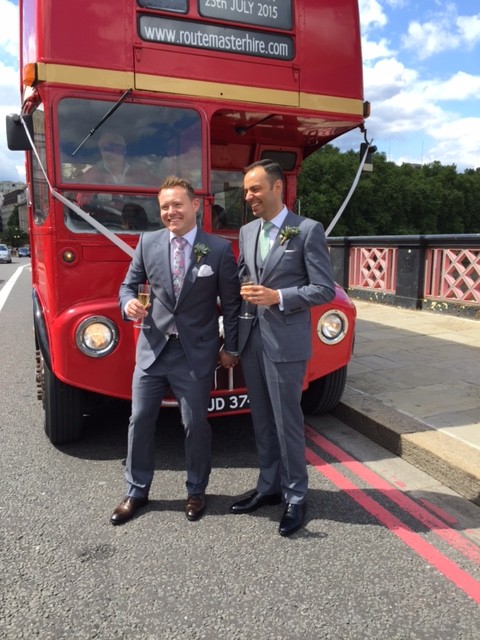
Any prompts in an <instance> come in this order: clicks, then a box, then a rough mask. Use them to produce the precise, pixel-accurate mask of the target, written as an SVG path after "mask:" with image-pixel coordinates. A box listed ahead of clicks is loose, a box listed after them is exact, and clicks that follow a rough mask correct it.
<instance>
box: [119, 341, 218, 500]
mask: <svg viewBox="0 0 480 640" xmlns="http://www.w3.org/2000/svg"><path fill="white" fill-rule="evenodd" d="M211 386H212V377H211V376H208V377H206V378H197V377H196V376H195V374H194V373H193V371H192V370H191V368H190V367H189V365H188V361H187V358H186V355H185V352H184V350H183V347H182V345H181V342H180V340H170V341H169V342H168V343H167V345H166V346H165V348H164V350H163V351H162V353H161V354H160V356H159V357H158V358H157V360H156V361H155V362H154V363H153V364H152V365H151V366H150V367H149V368H148V369H147V370H146V371H144V370H143V369H141V368H140V367H139V366H138V365H136V367H135V371H134V374H133V382H132V414H131V417H130V424H129V428H128V453H127V462H126V467H125V479H126V482H127V495H129V496H132V497H134V498H141V497H144V496H147V495H148V492H149V490H150V485H151V483H152V480H153V471H154V461H155V428H156V422H157V418H158V415H159V411H160V404H161V402H162V400H163V398H164V397H165V395H166V393H167V391H168V390H169V389H171V390H172V392H173V394H174V395H175V397H176V399H177V401H178V403H179V407H180V412H181V416H182V422H183V426H184V429H185V458H186V468H187V481H186V486H187V492H188V495H192V494H196V493H203V492H204V491H205V488H206V487H207V484H208V479H209V476H210V471H211V440H212V433H211V427H210V424H209V422H208V420H207V412H208V404H209V400H210V390H211Z"/></svg>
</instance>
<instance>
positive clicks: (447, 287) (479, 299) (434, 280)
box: [425, 249, 480, 304]
mask: <svg viewBox="0 0 480 640" xmlns="http://www.w3.org/2000/svg"><path fill="white" fill-rule="evenodd" d="M425 297H426V298H432V299H437V300H446V301H451V300H454V301H457V302H473V303H478V304H480V250H478V249H477V250H475V249H429V250H428V252H427V264H426V272H425Z"/></svg>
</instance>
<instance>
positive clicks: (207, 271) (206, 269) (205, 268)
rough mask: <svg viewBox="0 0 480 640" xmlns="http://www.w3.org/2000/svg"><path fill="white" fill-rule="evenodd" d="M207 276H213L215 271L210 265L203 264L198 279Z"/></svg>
mask: <svg viewBox="0 0 480 640" xmlns="http://www.w3.org/2000/svg"><path fill="white" fill-rule="evenodd" d="M207 276H213V269H212V267H211V266H210V265H209V264H202V266H201V267H200V269H199V270H198V273H197V278H206V277H207Z"/></svg>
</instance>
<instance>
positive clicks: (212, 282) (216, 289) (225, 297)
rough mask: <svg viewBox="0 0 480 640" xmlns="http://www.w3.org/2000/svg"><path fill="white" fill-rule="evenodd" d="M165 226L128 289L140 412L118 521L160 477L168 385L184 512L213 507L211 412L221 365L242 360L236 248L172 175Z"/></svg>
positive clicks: (140, 259)
mask: <svg viewBox="0 0 480 640" xmlns="http://www.w3.org/2000/svg"><path fill="white" fill-rule="evenodd" d="M158 199H159V203H160V216H161V219H162V222H163V224H164V225H165V227H166V228H165V229H161V230H160V231H156V232H152V233H145V234H143V235H142V236H141V237H140V241H139V243H138V246H137V249H136V251H135V255H134V257H133V259H132V263H131V265H130V267H129V269H128V273H127V275H126V277H125V280H124V281H123V283H122V285H121V286H120V307H121V309H122V312H123V314H124V317H125V318H126V319H130V320H138V319H142V320H143V321H144V322H145V323H146V324H147V325H148V327H149V328H148V329H142V330H141V333H140V335H139V336H138V343H137V354H136V365H135V371H134V374H133V382H132V415H131V417H130V425H129V430H128V453H127V462H126V468H125V479H126V483H127V495H126V497H125V499H124V500H123V501H122V502H121V503H120V504H119V505H118V506H117V507H116V509H115V510H114V512H113V514H112V516H111V518H110V521H111V522H112V524H120V523H123V522H125V521H127V520H129V519H130V518H131V517H132V516H133V515H134V514H135V513H136V511H137V510H138V509H139V508H140V507H142V506H144V505H145V504H146V503H147V502H148V494H149V490H150V485H151V482H152V479H153V465H154V457H155V451H154V435H155V424H156V420H157V417H158V413H159V408H160V404H161V402H162V400H163V398H164V396H165V394H166V392H167V391H168V389H169V388H170V389H171V390H172V391H173V393H174V394H175V397H176V398H177V400H178V403H179V406H180V411H181V416H182V422H183V425H184V428H185V454H186V467H187V481H186V486H187V496H188V497H187V502H186V506H185V514H186V517H187V518H188V519H189V520H197V519H198V518H199V517H200V516H201V515H202V514H203V512H204V510H205V489H206V487H207V484H208V480H209V475H210V470H211V430H210V425H209V423H208V420H207V410H208V403H209V398H210V390H211V386H212V377H213V372H214V370H215V367H216V365H217V362H218V360H219V359H220V362H221V364H222V365H223V366H224V367H231V366H234V365H235V364H236V362H237V326H238V313H239V304H240V296H239V283H238V273H237V264H236V261H235V258H234V255H233V251H232V247H231V245H230V242H228V241H227V240H225V239H223V238H219V237H217V236H214V235H211V234H207V233H205V232H203V231H202V229H201V228H200V227H199V226H197V220H196V216H197V211H198V208H199V205H200V201H199V199H198V198H197V197H196V195H195V192H194V191H193V188H192V187H191V185H190V184H189V183H188V182H186V181H185V180H182V179H180V178H177V177H170V178H167V180H166V181H165V182H164V183H163V185H162V186H161V187H160V192H159V195H158ZM146 281H148V283H149V284H150V286H151V304H150V305H149V306H148V307H147V308H145V307H144V306H143V305H142V304H140V301H139V300H138V299H137V291H138V286H139V285H140V284H144V283H145V282H146ZM218 299H220V301H221V311H222V313H223V325H224V332H225V341H224V345H223V349H222V350H221V351H220V353H219V349H220V338H219V326H218V306H217V300H218Z"/></svg>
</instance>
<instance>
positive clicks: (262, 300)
mask: <svg viewBox="0 0 480 640" xmlns="http://www.w3.org/2000/svg"><path fill="white" fill-rule="evenodd" d="M284 188H285V179H284V175H283V171H282V169H281V167H280V165H278V164H277V163H275V162H273V161H271V160H261V161H259V162H255V163H254V164H252V165H250V166H249V167H247V169H246V173H245V178H244V192H245V199H246V201H247V203H248V204H249V205H250V207H251V208H252V212H253V214H254V216H256V217H257V218H258V219H257V220H254V221H252V222H250V223H249V224H247V225H245V226H244V227H242V229H241V230H240V257H239V275H240V278H242V276H244V275H247V274H250V275H253V276H254V280H255V282H256V283H257V284H255V285H251V286H249V287H247V288H243V287H242V290H241V294H242V297H243V299H244V300H245V301H246V302H248V304H249V305H251V306H252V308H253V309H254V310H255V313H254V314H253V315H254V317H253V319H250V320H249V319H242V318H241V319H240V325H239V352H240V355H241V361H242V368H243V373H244V376H245V381H246V383H247V387H248V393H249V399H250V408H251V411H252V420H253V426H254V430H255V439H256V445H257V453H258V461H259V467H260V473H259V478H258V481H257V487H256V489H255V491H254V492H253V493H251V494H250V495H249V496H248V497H247V498H245V499H243V500H240V501H239V502H236V503H235V504H233V505H232V506H231V508H230V510H231V512H232V513H236V514H240V513H250V512H252V511H255V510H256V509H258V508H259V507H262V506H264V505H269V504H279V503H280V502H281V500H282V497H283V499H284V500H285V502H286V508H285V511H284V514H283V517H282V519H281V522H280V526H279V533H280V535H282V536H288V535H290V534H292V533H294V532H295V531H297V530H298V529H299V528H300V527H301V526H302V524H303V521H304V518H305V511H306V499H307V488H308V474H307V465H306V460H305V436H304V425H303V413H302V409H301V406H300V402H301V396H302V383H303V378H304V375H305V371H306V365H307V361H308V359H309V358H310V356H311V353H312V346H311V326H310V325H311V322H310V307H311V306H313V305H318V304H322V303H326V302H329V301H330V300H332V299H333V297H334V296H335V284H334V281H333V274H332V268H331V265H330V258H329V254H328V247H327V243H326V239H325V234H324V231H323V227H322V225H321V224H320V223H319V222H315V221H313V220H309V219H307V218H303V217H301V216H297V215H295V214H294V213H292V212H291V211H289V210H288V209H287V207H286V206H285V205H284V204H283V191H284Z"/></svg>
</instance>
